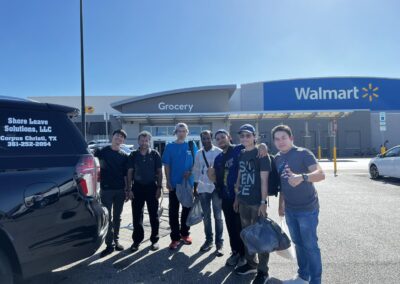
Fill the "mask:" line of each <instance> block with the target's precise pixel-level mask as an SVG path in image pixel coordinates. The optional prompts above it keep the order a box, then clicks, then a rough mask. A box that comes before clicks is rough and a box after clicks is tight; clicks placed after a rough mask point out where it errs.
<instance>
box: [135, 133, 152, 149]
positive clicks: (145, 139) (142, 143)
mask: <svg viewBox="0 0 400 284" xmlns="http://www.w3.org/2000/svg"><path fill="white" fill-rule="evenodd" d="M138 143H139V147H140V148H141V149H149V148H150V144H151V139H150V137H149V136H140V137H139V141H138Z"/></svg>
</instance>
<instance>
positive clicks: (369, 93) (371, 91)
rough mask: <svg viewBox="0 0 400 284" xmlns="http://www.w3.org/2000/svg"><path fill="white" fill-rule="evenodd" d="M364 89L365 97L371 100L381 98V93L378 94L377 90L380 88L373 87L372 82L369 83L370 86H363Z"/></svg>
mask: <svg viewBox="0 0 400 284" xmlns="http://www.w3.org/2000/svg"><path fill="white" fill-rule="evenodd" d="M362 90H363V91H364V92H365V93H364V94H363V95H362V97H363V99H367V98H368V99H369V101H370V102H372V101H373V99H374V98H376V99H377V98H379V95H378V94H376V93H375V92H376V91H378V90H379V88H378V87H372V84H371V83H369V84H368V88H362Z"/></svg>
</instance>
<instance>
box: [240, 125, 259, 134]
mask: <svg viewBox="0 0 400 284" xmlns="http://www.w3.org/2000/svg"><path fill="white" fill-rule="evenodd" d="M242 132H248V133H251V134H255V133H256V129H255V128H254V126H253V125H251V124H243V125H242V126H240V128H239V132H238V133H239V134H240V133H242Z"/></svg>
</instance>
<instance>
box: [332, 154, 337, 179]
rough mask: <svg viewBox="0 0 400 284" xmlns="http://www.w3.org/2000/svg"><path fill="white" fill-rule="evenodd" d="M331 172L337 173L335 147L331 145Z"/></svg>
mask: <svg viewBox="0 0 400 284" xmlns="http://www.w3.org/2000/svg"><path fill="white" fill-rule="evenodd" d="M333 173H334V175H335V176H336V173H337V161H336V147H333Z"/></svg>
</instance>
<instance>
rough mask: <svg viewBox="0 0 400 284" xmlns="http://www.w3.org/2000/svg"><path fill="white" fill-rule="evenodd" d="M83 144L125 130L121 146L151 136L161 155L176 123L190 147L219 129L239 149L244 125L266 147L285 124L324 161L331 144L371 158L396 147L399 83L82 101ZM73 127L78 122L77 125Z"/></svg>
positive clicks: (288, 83) (323, 83) (358, 80)
mask: <svg viewBox="0 0 400 284" xmlns="http://www.w3.org/2000/svg"><path fill="white" fill-rule="evenodd" d="M30 99H33V100H37V101H40V102H49V103H57V104H64V105H70V106H73V107H76V108H80V97H79V96H70V97H31V98H30ZM86 105H87V106H88V107H87V112H88V113H87V132H88V134H87V137H88V140H91V139H100V138H105V137H106V135H107V134H109V133H111V132H112V131H113V130H114V129H117V128H120V127H122V128H124V129H125V130H126V131H127V132H128V135H129V138H128V141H127V144H135V145H137V135H138V133H139V132H140V131H142V130H148V131H150V132H151V133H152V134H153V137H154V138H153V143H154V147H155V148H157V149H159V150H160V151H162V150H163V148H164V147H165V144H166V143H168V142H170V141H172V140H174V137H173V134H172V132H173V129H174V125H175V124H176V123H177V122H180V121H183V122H186V123H187V124H188V125H189V129H190V137H189V138H190V139H193V140H196V141H198V140H199V133H200V132H201V131H202V130H204V129H211V130H212V131H213V132H215V131H216V130H217V129H220V128H226V129H229V130H230V131H231V133H232V134H233V139H234V141H235V142H238V137H237V135H236V132H237V130H238V128H239V126H240V125H241V124H243V123H252V124H253V125H255V126H256V129H257V132H258V136H259V141H262V142H265V143H267V144H268V145H270V146H271V148H272V149H274V147H273V143H272V142H273V141H272V139H271V129H272V128H273V127H274V126H275V125H277V124H282V123H284V124H288V125H289V126H291V127H292V129H293V132H294V135H295V143H296V144H297V145H299V146H305V147H308V148H310V149H312V150H313V151H314V152H315V153H316V152H317V149H318V146H321V148H322V155H323V156H324V157H330V156H331V153H332V148H333V144H334V143H336V145H337V147H338V156H339V157H361V156H370V155H374V154H376V153H378V152H379V148H380V145H382V144H383V143H385V141H386V144H387V145H388V146H389V147H391V146H394V145H397V144H400V80H399V79H389V78H370V77H332V78H309V79H296V80H279V81H266V82H257V83H250V84H242V85H240V86H237V85H219V86H204V87H194V88H186V89H178V90H171V91H164V92H159V93H153V94H147V95H142V96H123V97H122V96H113V95H112V94H110V96H101V97H100V96H88V97H87V99H86ZM75 122H76V124H77V125H78V127H79V126H80V118H79V117H78V118H76V121H75Z"/></svg>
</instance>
